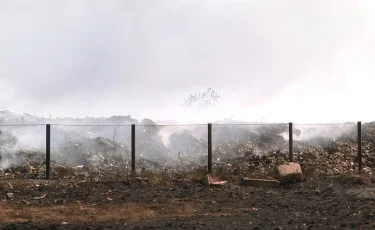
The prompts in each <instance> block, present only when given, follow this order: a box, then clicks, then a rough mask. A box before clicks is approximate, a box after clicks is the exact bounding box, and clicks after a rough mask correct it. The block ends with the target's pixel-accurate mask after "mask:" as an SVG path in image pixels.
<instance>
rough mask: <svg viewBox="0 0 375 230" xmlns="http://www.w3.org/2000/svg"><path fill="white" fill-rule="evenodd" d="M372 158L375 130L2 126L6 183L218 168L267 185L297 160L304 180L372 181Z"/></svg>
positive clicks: (0, 164) (1, 166)
mask: <svg viewBox="0 0 375 230" xmlns="http://www.w3.org/2000/svg"><path fill="white" fill-rule="evenodd" d="M48 127H50V129H49V128H48ZM49 130H50V131H49ZM359 134H361V135H359ZM374 152H375V123H374V122H371V123H364V124H361V123H358V124H357V123H343V124H292V123H289V124H203V125H47V126H46V125H29V126H27V125H24V126H22V125H13V126H12V125H8V126H4V125H3V126H0V171H1V172H3V173H1V174H0V176H1V177H2V178H3V177H7V178H17V177H18V178H21V177H23V178H25V177H27V178H43V177H44V175H43V174H45V175H46V177H45V178H51V179H56V178H70V179H75V178H78V179H86V180H87V179H88V180H107V179H125V178H128V177H129V175H130V174H132V173H134V172H135V173H137V174H139V173H142V172H145V171H165V170H173V172H181V173H182V172H189V171H195V170H197V169H205V170H207V171H208V172H211V171H212V170H211V169H212V168H213V170H214V173H215V174H221V175H222V176H223V178H224V179H225V178H228V177H230V176H239V175H240V176H241V175H242V176H262V177H264V176H272V173H273V172H274V170H275V168H276V166H277V165H278V164H281V163H285V162H287V161H291V160H292V161H295V162H298V163H300V164H301V165H302V166H303V168H304V170H305V173H306V174H309V173H310V174H311V173H324V174H336V173H345V172H353V171H355V170H357V169H359V170H362V169H363V171H364V172H367V173H372V172H373V169H374V168H375V156H374V155H375V154H374ZM359 153H361V154H359ZM49 159H50V160H49ZM50 166H51V167H50ZM47 174H48V176H47ZM50 174H51V175H50ZM50 176H51V177H50ZM228 179H229V178H228Z"/></svg>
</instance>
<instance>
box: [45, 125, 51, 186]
mask: <svg viewBox="0 0 375 230" xmlns="http://www.w3.org/2000/svg"><path fill="white" fill-rule="evenodd" d="M50 176H51V125H50V124H48V125H46V179H47V180H49V179H50Z"/></svg>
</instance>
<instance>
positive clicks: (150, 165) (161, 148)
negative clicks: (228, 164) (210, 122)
mask: <svg viewBox="0 0 375 230" xmlns="http://www.w3.org/2000/svg"><path fill="white" fill-rule="evenodd" d="M207 132H208V131H207V125H139V126H136V132H135V136H136V147H135V152H136V168H137V171H142V170H152V171H160V170H167V169H173V170H174V171H175V172H188V171H194V170H196V169H199V168H202V167H205V166H206V165H207V135H208V134H207Z"/></svg>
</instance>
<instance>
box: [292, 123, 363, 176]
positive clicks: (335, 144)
mask: <svg viewBox="0 0 375 230" xmlns="http://www.w3.org/2000/svg"><path fill="white" fill-rule="evenodd" d="M294 127H295V128H296V130H298V131H299V135H298V136H295V137H294V139H293V153H294V160H295V161H297V162H299V163H301V164H302V165H303V166H305V168H306V169H307V170H310V171H312V172H314V173H324V174H338V173H342V172H354V170H356V168H358V166H359V165H358V159H357V156H358V144H357V137H358V133H357V124H356V123H343V124H295V125H294Z"/></svg>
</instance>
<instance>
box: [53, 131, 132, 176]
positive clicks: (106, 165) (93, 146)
mask: <svg viewBox="0 0 375 230" xmlns="http://www.w3.org/2000/svg"><path fill="white" fill-rule="evenodd" d="M130 149H131V126H130V125H123V126H122V125H51V170H52V171H51V172H52V178H83V179H90V180H100V179H115V178H117V179H123V178H124V177H127V176H128V175H129V173H130V161H131V153H130Z"/></svg>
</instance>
